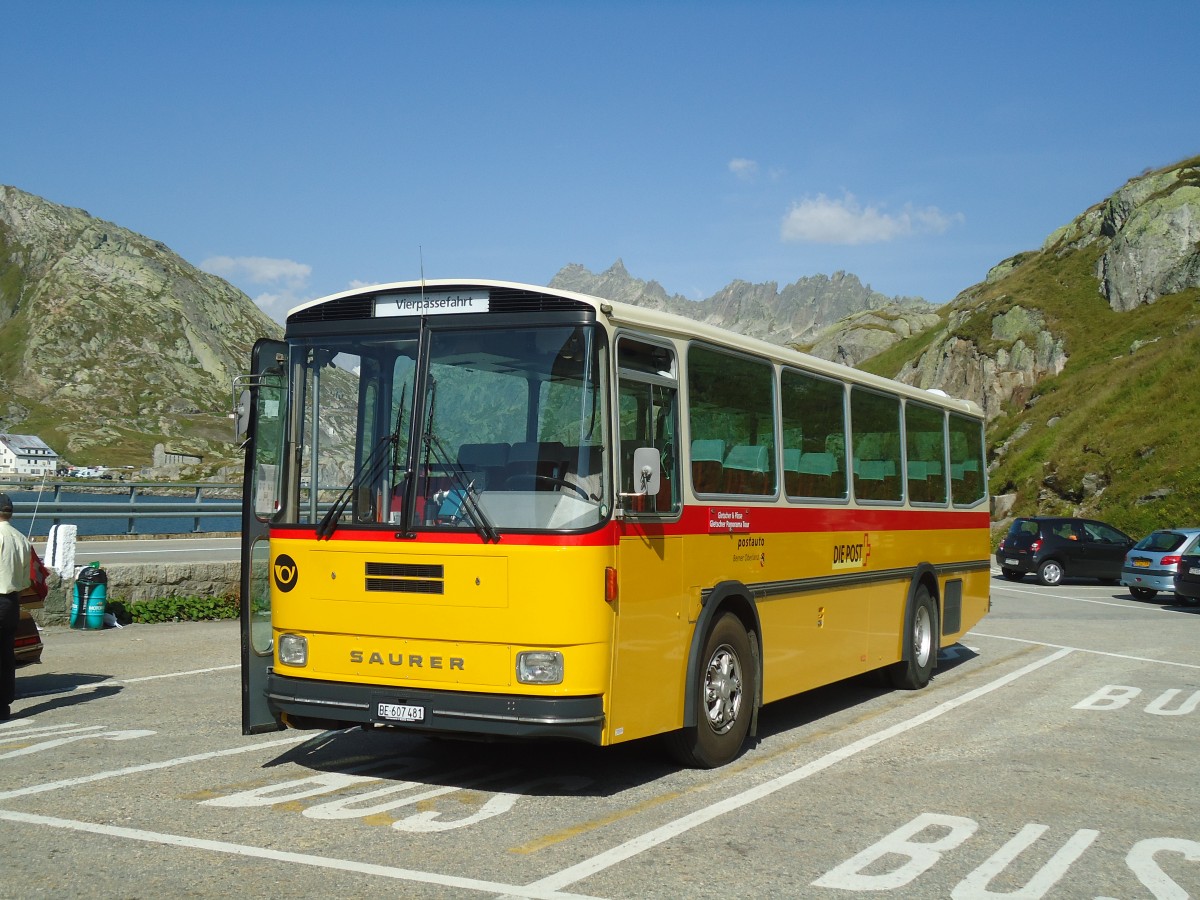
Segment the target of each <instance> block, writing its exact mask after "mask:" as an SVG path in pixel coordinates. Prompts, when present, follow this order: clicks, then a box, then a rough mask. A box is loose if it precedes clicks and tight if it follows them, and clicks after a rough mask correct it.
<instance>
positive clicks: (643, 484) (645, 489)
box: [633, 447, 662, 497]
mask: <svg viewBox="0 0 1200 900" xmlns="http://www.w3.org/2000/svg"><path fill="white" fill-rule="evenodd" d="M661 478H662V460H661V459H660V458H659V455H658V450H657V449H655V448H654V447H638V448H637V449H636V450H634V451H633V492H634V493H635V494H646V495H648V496H650V497H656V496H658V491H659V487H660V486H661V484H660V480H661Z"/></svg>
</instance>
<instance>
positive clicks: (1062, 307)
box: [863, 157, 1200, 534]
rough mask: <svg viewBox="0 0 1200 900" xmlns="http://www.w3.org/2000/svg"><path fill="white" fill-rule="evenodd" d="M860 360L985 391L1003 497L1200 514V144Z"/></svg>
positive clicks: (1160, 523) (1063, 507) (1122, 516)
mask: <svg viewBox="0 0 1200 900" xmlns="http://www.w3.org/2000/svg"><path fill="white" fill-rule="evenodd" d="M938 314H939V317H940V321H939V322H938V324H937V325H935V326H934V327H932V328H930V329H928V330H927V331H925V332H923V333H921V334H915V335H913V336H912V337H910V338H908V339H907V340H905V341H902V342H900V343H898V344H897V345H895V346H894V347H893V348H891V349H890V350H887V351H885V352H884V353H882V354H880V355H878V356H876V357H874V358H873V359H870V360H868V361H867V362H865V363H864V365H863V367H864V368H867V369H869V370H871V371H874V372H878V373H879V374H883V375H887V376H889V377H896V378H899V379H900V380H903V381H906V382H909V383H911V384H915V385H918V386H920V387H924V388H940V389H942V390H944V391H946V392H947V393H949V394H951V395H953V396H960V397H967V398H970V399H972V400H975V401H976V402H978V403H980V404H981V405H982V406H983V407H984V409H985V411H986V412H987V415H988V417H989V420H990V421H991V427H990V438H991V442H992V443H993V445H994V446H995V457H994V460H993V464H992V478H991V481H992V492H993V494H994V495H997V500H998V505H999V509H998V512H999V513H1001V514H1003V513H1005V512H1008V511H1010V510H1011V511H1015V512H1017V513H1025V514H1028V513H1032V512H1035V511H1040V512H1043V513H1076V514H1091V515H1096V516H1099V517H1106V516H1107V517H1108V519H1109V520H1110V521H1112V522H1113V523H1114V524H1117V525H1118V526H1121V527H1125V528H1126V529H1127V530H1130V531H1131V532H1136V533H1139V534H1143V533H1145V532H1146V531H1149V530H1151V529H1152V528H1155V527H1165V526H1170V525H1176V526H1182V525H1191V524H1196V523H1197V522H1200V466H1198V464H1197V461H1196V457H1195V453H1194V451H1193V450H1192V449H1191V444H1192V441H1191V438H1190V432H1191V430H1192V429H1193V428H1194V426H1195V423H1197V422H1198V421H1200V398H1197V397H1196V392H1195V391H1194V390H1192V389H1191V386H1190V385H1191V382H1192V381H1193V380H1194V374H1193V373H1195V372H1196V371H1197V370H1198V366H1200V157H1195V158H1192V159H1188V160H1184V161H1183V162H1180V163H1177V164H1175V165H1172V166H1167V167H1165V168H1162V169H1158V170H1154V171H1148V172H1145V173H1143V174H1142V175H1140V176H1138V177H1136V178H1133V179H1131V180H1130V181H1129V182H1127V183H1126V184H1125V185H1124V186H1123V187H1121V188H1120V189H1119V190H1117V191H1116V192H1115V193H1113V194H1112V195H1111V196H1109V197H1107V198H1105V199H1104V200H1102V201H1101V202H1099V203H1097V204H1095V205H1094V206H1092V207H1090V208H1089V209H1087V210H1085V211H1084V212H1083V213H1081V214H1080V215H1078V216H1077V217H1076V218H1074V219H1073V220H1072V221H1070V222H1069V223H1067V224H1066V225H1064V226H1062V227H1061V228H1059V229H1057V230H1055V231H1054V232H1053V233H1052V234H1050V235H1049V236H1048V237H1047V238H1046V240H1045V242H1044V243H1043V244H1042V246H1041V248H1039V249H1037V250H1032V251H1028V252H1025V253H1020V254H1017V255H1016V256H1014V257H1012V258H1010V259H1007V260H1004V261H1002V262H1000V263H998V264H997V265H996V266H994V267H993V268H992V269H991V271H990V272H988V274H987V277H986V278H985V279H984V280H983V281H982V282H980V283H979V284H976V285H973V286H971V287H969V288H967V289H966V290H964V291H963V292H962V293H960V294H959V295H958V296H957V297H956V298H955V299H954V300H953V301H951V302H950V303H949V304H947V305H946V306H945V307H942V308H941V309H940V310H939V311H938Z"/></svg>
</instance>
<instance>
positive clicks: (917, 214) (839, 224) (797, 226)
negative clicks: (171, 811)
mask: <svg viewBox="0 0 1200 900" xmlns="http://www.w3.org/2000/svg"><path fill="white" fill-rule="evenodd" d="M962 221H963V216H962V213H954V214H952V215H947V214H946V213H943V212H942V211H941V210H939V209H938V208H937V207H935V206H928V207H926V208H925V209H913V207H912V206H911V205H906V206H905V207H904V209H903V210H902V211H900V212H899V213H895V214H892V213H887V212H884V211H883V210H882V209H881V208H880V207H877V206H861V205H860V204H859V202H858V200H857V199H856V198H855V196H854V195H853V194H851V193H846V194H845V195H844V196H843V197H842V199H841V200H831V199H830V198H828V197H826V196H825V195H824V194H818V195H817V196H816V197H815V198H807V197H806V198H805V199H804V200H801V201H800V202H799V203H793V204H792V208H791V209H789V210H788V212H787V215H786V216H784V217H783V225H782V227H781V228H780V234H779V236H780V238H781V239H782V240H783V241H794V242H798V243H811V244H878V243H882V242H885V241H891V240H895V239H896V238H901V237H908V236H910V235H914V234H941V233H942V232H944V231H946V229H948V228H949V227H950V226H951V225H954V224H957V223H960V222H962Z"/></svg>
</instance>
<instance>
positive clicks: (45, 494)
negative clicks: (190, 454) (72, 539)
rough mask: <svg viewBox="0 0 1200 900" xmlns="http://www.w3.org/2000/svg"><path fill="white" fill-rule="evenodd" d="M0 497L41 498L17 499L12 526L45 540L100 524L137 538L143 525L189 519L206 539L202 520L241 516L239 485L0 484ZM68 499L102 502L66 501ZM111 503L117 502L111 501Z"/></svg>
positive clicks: (194, 528)
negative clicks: (64, 528) (72, 526)
mask: <svg viewBox="0 0 1200 900" xmlns="http://www.w3.org/2000/svg"><path fill="white" fill-rule="evenodd" d="M0 491H3V492H6V493H10V494H12V493H17V492H20V493H23V494H24V493H33V494H36V498H35V499H33V500H24V499H18V498H15V497H14V498H13V525H14V526H16V527H17V528H18V529H20V530H21V531H23V532H26V533H30V532H31V531H32V533H33V534H35V535H38V534H42V535H44V534H45V533H46V532H48V531H49V530H50V526H51V525H58V524H61V523H63V522H72V523H79V522H85V521H92V520H97V519H107V520H110V521H116V522H123V523H124V529H125V530H124V532H117V531H109V532H107V533H109V534H113V533H124V534H138V533H139V532H138V522H139V521H141V520H144V519H166V518H175V519H180V518H183V519H187V518H190V519H191V520H192V533H194V534H202V533H204V531H205V529H204V528H203V527H202V522H201V520H203V519H212V518H214V517H218V516H219V517H224V518H228V517H230V516H238V515H241V512H242V486H241V485H240V484H212V483H204V484H198V483H195V482H163V481H139V482H123V481H122V482H101V483H97V482H96V481H94V480H92V479H88V480H86V481H80V480H73V481H47V482H40V481H19V480H9V481H0ZM64 494H70V495H75V496H78V495H85V496H87V497H89V498H91V497H95V498H97V499H94V500H93V499H88V500H80V499H73V498H65V497H64V496H63V495H64ZM206 494H207V495H209V496H208V497H207V498H206V496H205V495H206ZM214 494H217V495H218V496H212V495H214ZM222 494H223V495H224V496H220V495H222ZM231 495H232V496H231ZM109 497H111V498H112V499H111V500H109V499H106V498H109ZM208 530H213V529H208Z"/></svg>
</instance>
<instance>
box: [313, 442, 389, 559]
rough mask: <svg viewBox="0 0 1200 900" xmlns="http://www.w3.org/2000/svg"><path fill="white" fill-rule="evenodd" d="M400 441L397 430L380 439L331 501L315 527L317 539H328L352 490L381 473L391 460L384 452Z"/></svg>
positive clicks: (344, 508) (351, 494)
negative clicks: (330, 504) (336, 496)
mask: <svg viewBox="0 0 1200 900" xmlns="http://www.w3.org/2000/svg"><path fill="white" fill-rule="evenodd" d="M399 439H400V435H399V428H397V430H396V431H393V432H392V433H391V434H385V435H384V436H383V437H382V438H380V440H379V443H378V444H376V445H375V446H374V447H373V448H372V450H371V453H370V454H369V455H368V456H367V458H366V459H365V460H363V464H362V468H360V469H359V470H358V474H356V475H355V476H354V478H352V479H351V480H350V483H349V484H348V485H346V486H345V487H344V488H342V492H341V493H340V494H339V495H338V498H337V499H336V500H334V501H333V506H331V507H329V512H327V513H325V515H324V517H323V518H322V519H321V521H320V523H319V524H318V525H317V539H318V540H321V539H326V540H327V539H328V538H329V537H330V536H331V535H332V534H333V532H334V529H335V528H337V524H338V520H339V519H341V517H342V513H343V512H345V511H346V504H348V503H349V502H350V498H351V497H352V496H353V495H354V489H355V488H356V487H358V486H359V485H360V484H363V483H364V482H367V481H374V480H375V479H376V478H378V477H379V476H380V475H381V474H382V472H383V467H384V465H385V464H386V463H387V461H388V460H389V459H390V458H391V457H390V454H388V453H386V452H384V451H386V450H388V449H389V448H391V447H392V446H393V445H395V444H396V443H397V442H398V441H399Z"/></svg>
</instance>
